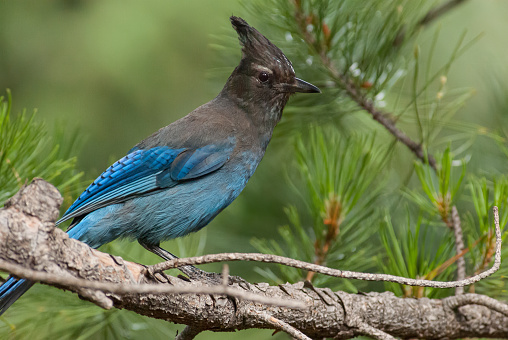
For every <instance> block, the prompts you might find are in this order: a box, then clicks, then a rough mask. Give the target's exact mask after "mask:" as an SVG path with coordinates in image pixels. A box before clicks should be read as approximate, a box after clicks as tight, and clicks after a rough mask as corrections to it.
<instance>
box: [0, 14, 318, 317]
mask: <svg viewBox="0 0 508 340" xmlns="http://www.w3.org/2000/svg"><path fill="white" fill-rule="evenodd" d="M230 20H231V23H232V25H233V27H234V29H235V30H236V31H237V33H238V37H239V40H240V45H241V46H242V59H241V61H240V64H239V65H238V66H237V67H236V68H235V70H234V71H233V73H232V74H231V76H230V77H229V78H228V80H227V82H226V84H225V86H224V88H223V90H222V91H221V92H220V93H219V95H218V96H217V97H216V98H215V99H213V100H212V101H210V102H208V103H206V104H204V105H202V106H200V107H198V108H197V109H195V110H194V111H192V112H191V113H189V114H188V115H187V116H185V117H183V118H181V119H179V120H177V121H176V122H174V123H172V124H170V125H168V126H166V127H163V128H162V129H160V130H159V131H157V132H155V133H154V134H153V135H151V136H150V137H148V138H147V139H145V140H143V141H142V142H140V143H139V144H137V145H136V146H135V147H134V148H132V149H131V150H130V151H129V152H128V153H127V155H126V156H125V157H123V158H122V159H120V160H119V161H117V162H116V163H114V164H113V165H112V166H110V167H109V168H108V169H107V170H106V171H104V172H103V173H102V174H101V175H100V176H99V177H98V178H97V179H96V180H95V181H94V182H93V183H92V184H90V186H89V187H88V188H87V189H86V190H85V191H84V192H83V193H82V194H81V196H79V197H78V199H77V200H76V201H75V202H74V203H73V204H72V205H71V206H70V208H69V209H68V210H67V211H66V212H65V214H64V215H63V216H62V218H61V219H60V220H59V221H57V224H59V223H61V222H63V221H66V220H70V219H72V223H71V225H70V227H69V229H68V230H67V233H68V235H69V237H71V238H74V239H77V240H80V241H82V242H84V243H86V244H88V245H89V246H90V247H93V248H97V247H100V246H101V245H103V244H106V243H108V242H111V241H113V240H115V239H117V238H120V237H126V238H131V239H135V240H138V242H139V243H140V244H141V245H142V246H144V247H145V248H146V249H148V250H150V251H152V252H154V253H155V254H157V255H159V256H161V257H162V258H164V259H166V260H169V259H173V258H175V256H174V255H172V254H171V253H169V252H167V251H166V250H164V249H162V248H160V247H159V244H160V242H161V241H164V240H168V239H173V238H176V237H180V236H184V235H187V234H189V233H192V232H195V231H198V230H200V229H201V228H203V227H204V226H206V225H207V224H208V223H209V222H210V221H211V220H212V219H213V218H214V217H215V216H217V214H219V213H220V212H221V211H222V210H223V209H224V208H226V207H227V206H228V205H229V204H230V203H231V202H232V201H233V200H234V199H235V198H236V197H237V196H238V195H239V194H240V192H241V191H242V190H243V188H244V187H245V185H246V184H247V181H248V180H249V178H250V177H251V176H252V174H253V173H254V171H255V170H256V168H257V166H258V164H259V162H260V161H261V159H262V158H263V155H264V153H265V150H266V147H267V145H268V143H269V141H270V139H271V137H272V133H273V129H274V127H275V126H276V125H277V123H278V122H279V121H280V119H281V116H282V110H283V108H284V106H285V105H286V103H287V101H288V99H289V97H290V95H291V94H293V93H295V92H307V93H318V92H320V90H319V89H318V88H317V87H315V86H314V85H312V84H309V83H307V82H305V81H303V80H301V79H298V78H296V77H295V72H294V70H293V67H292V65H291V62H290V61H289V60H288V59H287V58H286V56H285V55H284V54H283V53H282V52H281V50H280V49H279V48H277V47H276V46H275V45H274V44H272V43H271V42H270V41H269V40H268V39H267V38H265V37H264V36H263V35H262V34H261V33H259V32H258V31H257V30H256V29H254V28H253V27H251V26H249V25H248V24H247V22H245V21H244V20H243V19H241V18H238V17H234V16H232V17H231V18H230ZM181 269H182V271H183V272H184V273H185V274H186V275H189V276H190V277H191V278H193V277H199V273H200V272H202V271H200V270H199V269H197V268H195V267H192V266H186V267H183V268H181ZM32 285H33V282H30V281H28V280H24V279H16V278H15V277H12V276H11V277H9V279H8V280H7V281H6V282H5V283H4V284H3V285H2V286H1V287H0V315H1V314H2V313H4V312H5V311H6V310H7V308H9V306H11V305H12V304H13V303H14V302H15V301H16V300H17V299H18V298H19V297H20V296H21V295H22V294H23V293H24V292H26V291H27V290H28V289H29V288H30V287H31V286H32Z"/></svg>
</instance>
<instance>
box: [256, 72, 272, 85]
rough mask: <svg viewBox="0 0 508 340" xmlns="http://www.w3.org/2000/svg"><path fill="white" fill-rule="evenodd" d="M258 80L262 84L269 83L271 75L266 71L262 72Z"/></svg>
mask: <svg viewBox="0 0 508 340" xmlns="http://www.w3.org/2000/svg"><path fill="white" fill-rule="evenodd" d="M258 79H259V81H261V82H262V83H266V82H267V81H268V79H270V74H269V73H268V72H266V71H261V72H259V75H258Z"/></svg>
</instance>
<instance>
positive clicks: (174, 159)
mask: <svg viewBox="0 0 508 340" xmlns="http://www.w3.org/2000/svg"><path fill="white" fill-rule="evenodd" d="M234 147H235V143H234V140H228V141H227V142H225V143H220V144H210V145H206V146H204V147H201V148H197V149H191V148H182V149H171V148H169V147H167V146H161V147H155V148H151V149H147V150H139V149H133V150H131V152H130V153H129V154H128V155H127V156H125V157H123V158H122V159H120V160H119V161H117V162H116V163H114V164H113V165H111V166H110V167H109V168H108V169H107V170H106V171H104V172H103V173H102V174H101V175H100V176H99V177H98V178H97V179H96V180H95V181H94V182H93V183H92V184H90V186H89V187H88V188H87V189H86V190H85V191H84V192H83V193H82V194H81V195H80V196H79V197H78V199H77V200H76V201H75V202H74V203H73V204H72V205H71V206H70V207H69V209H68V210H67V211H66V212H65V214H64V215H63V216H62V218H61V219H60V220H58V221H57V224H59V223H61V222H63V221H66V220H68V219H71V218H74V217H78V216H81V215H85V214H87V213H89V212H92V211H94V210H97V209H99V208H102V207H105V206H107V205H110V204H115V203H121V202H125V201H126V200H127V199H130V198H132V197H136V196H141V195H145V194H147V193H149V192H152V191H156V190H160V189H165V188H170V187H172V186H175V185H177V184H178V183H179V182H180V181H185V180H189V179H194V178H197V177H200V176H204V175H206V174H209V173H210V172H213V171H215V170H217V169H219V168H220V167H221V166H223V165H224V163H226V161H227V160H228V159H229V157H230V156H231V153H232V152H233V149H234Z"/></svg>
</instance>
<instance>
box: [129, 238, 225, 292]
mask: <svg viewBox="0 0 508 340" xmlns="http://www.w3.org/2000/svg"><path fill="white" fill-rule="evenodd" d="M138 242H139V244H141V245H142V246H143V247H144V248H145V249H146V250H149V251H151V252H152V253H154V254H155V255H157V256H160V257H162V258H163V259H164V260H166V261H170V260H174V259H177V258H178V256H176V255H173V254H171V253H170V252H169V251H167V250H165V249H162V248H161V247H160V246H159V245H158V244H157V245H154V244H147V243H145V242H143V241H139V240H138ZM178 269H180V271H181V272H182V273H184V274H185V275H187V276H188V277H189V278H190V279H191V280H196V281H207V282H209V283H211V284H221V283H222V276H221V274H217V273H209V272H205V271H204V270H201V269H199V268H196V267H194V266H191V265H188V266H181V267H178Z"/></svg>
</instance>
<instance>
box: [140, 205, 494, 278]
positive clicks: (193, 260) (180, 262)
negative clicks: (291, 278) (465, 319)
mask: <svg viewBox="0 0 508 340" xmlns="http://www.w3.org/2000/svg"><path fill="white" fill-rule="evenodd" d="M493 210H494V224H495V232H496V253H495V257H494V264H493V265H492V267H491V268H490V269H488V270H486V271H484V272H481V273H479V274H477V275H475V276H472V277H469V278H466V279H462V280H458V281H448V282H440V281H430V280H422V279H410V278H406V277H401V276H395V275H388V274H372V273H359V272H352V271H347V270H340V269H333V268H328V267H324V266H320V265H317V264H313V263H307V262H303V261H299V260H295V259H291V258H288V257H284V256H279V255H270V254H257V253H222V254H210V255H203V256H195V257H188V258H179V259H174V260H170V261H166V262H162V263H158V264H156V265H153V266H149V267H148V268H147V271H148V272H149V273H157V272H161V271H164V270H168V269H171V268H177V267H181V266H186V265H196V264H205V263H213V262H224V261H256V262H265V263H277V264H282V265H285V266H289V267H294V268H298V269H304V270H308V271H313V272H316V273H320V274H324V275H328V276H334V277H340V278H345V279H357V280H366V281H386V282H395V283H400V284H405V285H409V286H420V287H434V288H455V287H463V286H467V285H470V284H472V283H475V282H478V281H480V280H482V279H484V278H486V277H488V276H490V275H492V274H494V273H495V272H496V271H498V270H499V267H500V266H501V243H502V238H501V228H500V226H499V211H498V208H497V207H496V206H494V209H493Z"/></svg>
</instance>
